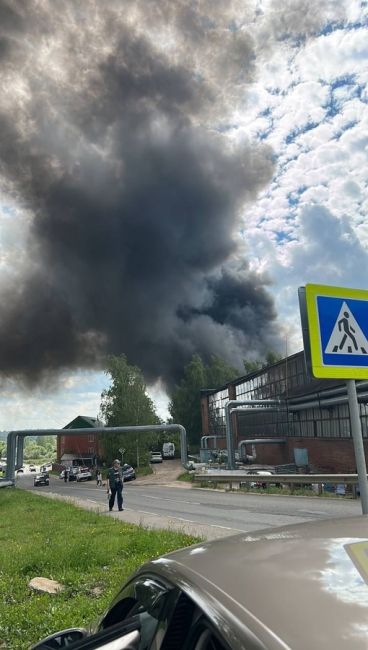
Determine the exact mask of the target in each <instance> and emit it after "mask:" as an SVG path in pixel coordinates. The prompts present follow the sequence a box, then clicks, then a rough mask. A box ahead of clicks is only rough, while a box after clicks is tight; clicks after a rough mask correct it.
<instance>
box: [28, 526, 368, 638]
mask: <svg viewBox="0 0 368 650" xmlns="http://www.w3.org/2000/svg"><path fill="white" fill-rule="evenodd" d="M68 640H69V642H70V643H72V642H73V641H74V642H73V643H72V645H68ZM53 642H54V643H55V645H52V643H53ZM56 643H58V645H56ZM65 646H68V647H70V648H71V649H72V648H73V650H74V649H75V650H77V649H78V650H81V649H82V648H83V649H85V650H87V648H88V649H90V650H92V649H94V650H95V649H99V650H124V649H125V650H126V649H128V648H129V649H130V650H139V649H140V650H143V649H148V648H150V649H155V650H174V649H175V650H176V649H181V648H182V649H183V650H238V649H239V650H290V649H293V650H311V649H313V650H342V649H344V650H346V648H348V649H349V650H367V647H368V518H367V517H365V516H360V517H354V518H347V519H343V520H327V521H319V522H313V523H308V524H301V525H297V526H288V527H284V528H279V529H268V530H263V531H261V532H255V533H242V534H240V535H236V536H234V537H229V538H224V539H221V540H217V541H214V542H207V543H203V544H197V545H196V546H192V547H188V548H186V549H183V550H180V551H176V552H174V553H170V554H169V555H165V556H163V557H161V558H157V559H154V560H152V561H151V562H148V563H147V564H145V565H143V566H142V567H141V569H139V571H138V572H137V573H136V574H135V575H134V576H133V577H132V578H131V579H130V580H129V581H128V582H127V583H126V584H125V585H124V586H123V588H122V589H121V591H120V593H119V594H118V595H117V596H116V598H115V600H114V601H113V602H112V604H111V606H110V607H109V608H108V610H107V611H106V612H105V613H104V614H103V616H102V618H101V620H100V621H99V623H98V624H97V626H95V627H94V628H92V629H91V630H89V631H88V632H87V631H86V630H79V629H74V630H67V631H64V632H63V633H57V635H54V636H53V637H49V638H48V640H45V641H44V642H41V643H40V644H38V645H37V646H34V648H39V649H40V650H41V648H43V649H46V648H52V647H58V648H60V647H65Z"/></svg>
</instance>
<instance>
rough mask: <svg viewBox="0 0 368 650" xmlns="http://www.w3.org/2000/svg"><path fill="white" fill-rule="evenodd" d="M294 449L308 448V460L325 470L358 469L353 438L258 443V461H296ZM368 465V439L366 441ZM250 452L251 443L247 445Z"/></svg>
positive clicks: (295, 439) (278, 463)
mask: <svg viewBox="0 0 368 650" xmlns="http://www.w3.org/2000/svg"><path fill="white" fill-rule="evenodd" d="M294 449H307V450H308V461H309V464H310V465H314V466H315V467H316V468H317V469H321V470H323V471H325V472H336V473H339V472H341V473H350V472H355V471H356V464H355V456H354V446H353V442H352V440H336V439H334V438H331V439H324V440H322V439H315V438H289V439H288V440H287V442H286V444H280V445H256V452H257V460H256V462H257V463H260V464H265V465H281V464H283V463H294ZM364 449H365V457H366V462H367V465H368V441H367V442H364ZM247 453H248V454H249V453H251V452H250V445H249V446H248V447H247Z"/></svg>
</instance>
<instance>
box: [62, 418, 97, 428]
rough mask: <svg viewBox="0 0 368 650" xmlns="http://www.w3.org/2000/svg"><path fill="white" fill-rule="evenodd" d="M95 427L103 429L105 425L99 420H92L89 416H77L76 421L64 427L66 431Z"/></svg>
mask: <svg viewBox="0 0 368 650" xmlns="http://www.w3.org/2000/svg"><path fill="white" fill-rule="evenodd" d="M94 427H103V423H102V422H100V420H98V418H91V417H89V416H87V415H77V417H76V418H74V420H72V421H71V422H69V423H68V424H66V425H65V427H63V428H64V429H88V428H94Z"/></svg>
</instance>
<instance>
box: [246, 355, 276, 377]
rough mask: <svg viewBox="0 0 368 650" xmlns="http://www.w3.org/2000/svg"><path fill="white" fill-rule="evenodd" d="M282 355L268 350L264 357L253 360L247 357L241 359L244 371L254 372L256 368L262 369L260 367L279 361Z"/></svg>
mask: <svg viewBox="0 0 368 650" xmlns="http://www.w3.org/2000/svg"><path fill="white" fill-rule="evenodd" d="M281 359H282V356H281V355H280V354H278V353H277V352H274V351H272V350H269V351H268V352H267V353H266V355H265V358H264V359H254V360H252V361H251V360H249V359H243V366H244V370H245V372H246V373H247V374H248V373H251V372H256V371H257V370H262V368H266V367H267V366H272V364H274V363H277V361H281Z"/></svg>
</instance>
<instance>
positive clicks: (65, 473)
mask: <svg viewBox="0 0 368 650" xmlns="http://www.w3.org/2000/svg"><path fill="white" fill-rule="evenodd" d="M67 481H68V470H67V468H65V469H64V483H67Z"/></svg>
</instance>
